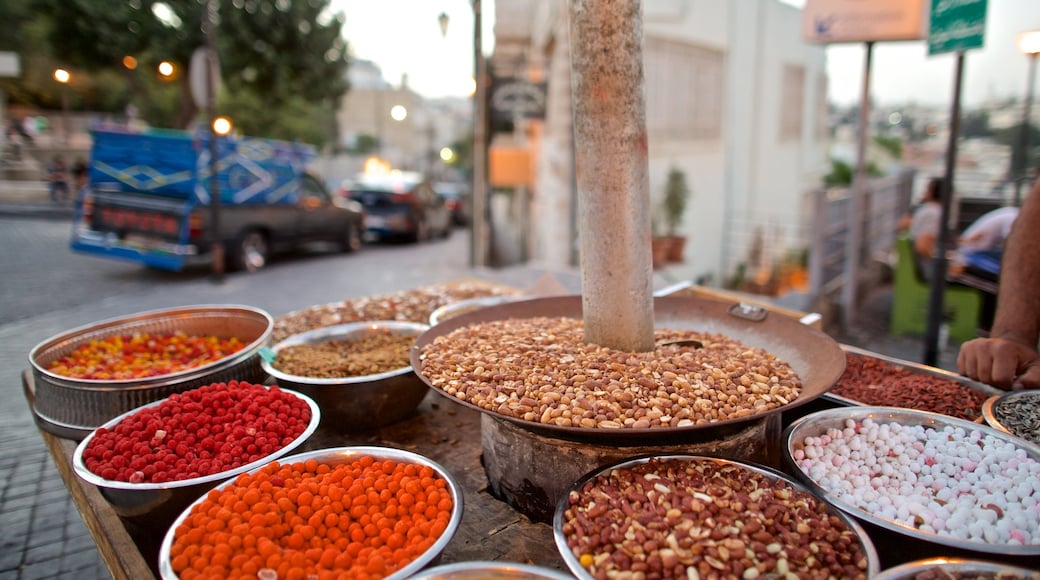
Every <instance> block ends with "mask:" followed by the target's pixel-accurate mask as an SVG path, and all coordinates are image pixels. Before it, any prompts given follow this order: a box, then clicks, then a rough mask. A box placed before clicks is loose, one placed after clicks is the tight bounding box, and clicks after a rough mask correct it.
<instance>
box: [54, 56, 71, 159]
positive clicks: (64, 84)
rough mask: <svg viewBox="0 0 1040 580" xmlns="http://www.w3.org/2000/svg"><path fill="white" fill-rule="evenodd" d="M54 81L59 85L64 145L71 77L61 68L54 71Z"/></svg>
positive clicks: (66, 135) (67, 138)
mask: <svg viewBox="0 0 1040 580" xmlns="http://www.w3.org/2000/svg"><path fill="white" fill-rule="evenodd" d="M54 80H56V81H58V82H59V83H61V133H62V135H61V136H62V139H64V142H65V144H68V142H69V81H71V80H72V75H71V74H70V73H69V71H67V70H65V69H63V68H56V69H54Z"/></svg>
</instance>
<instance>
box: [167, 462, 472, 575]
mask: <svg viewBox="0 0 1040 580" xmlns="http://www.w3.org/2000/svg"><path fill="white" fill-rule="evenodd" d="M364 456H370V457H374V458H376V459H390V460H394V461H397V462H400V463H414V464H417V465H422V466H426V467H429V468H431V469H433V470H434V471H435V472H437V475H439V476H440V477H442V478H443V479H444V480H445V481H446V482H447V483H448V490H449V491H450V492H451V499H452V502H453V504H454V505H453V506H452V510H451V519H450V520H449V521H448V527H447V528H445V530H444V533H442V534H441V535H440V537H439V538H437V540H436V541H435V542H434V543H433V545H432V546H430V548H429V549H428V550H426V551H425V552H423V554H422V555H420V556H419V557H418V558H416V559H415V560H412V561H411V562H409V563H408V565H406V566H404V567H402V568H401V569H400V570H397V571H396V572H394V573H393V574H390V575H389V576H387V577H386V578H385V579H384V580H404V579H405V578H410V577H411V576H412V575H413V574H415V573H417V572H419V571H420V570H422V569H423V568H425V567H426V566H428V565H429V564H431V563H434V562H436V561H437V560H438V559H439V558H440V555H441V552H443V551H444V548H445V547H447V545H448V542H450V541H451V539H452V537H453V536H454V535H455V532H457V531H458V529H459V524H461V523H462V510H463V495H462V487H461V486H460V485H459V483H458V482H457V481H456V480H455V478H454V477H453V476H452V475H451V473H450V472H449V471H448V470H447V469H445V468H444V467H443V466H441V465H440V464H439V463H437V462H435V461H433V460H432V459H429V458H428V457H426V456H424V455H420V454H418V453H412V452H411V451H405V450H403V449H395V448H392V447H375V446H357V447H335V448H329V449H316V450H313V451H306V452H303V453H298V454H296V455H289V456H287V457H283V458H281V459H279V460H278V461H279V462H280V463H281V464H283V465H285V464H290V463H299V462H302V461H307V460H310V459H314V460H316V461H318V463H326V464H329V465H339V464H341V463H346V462H348V461H352V460H354V459H357V458H360V457H364ZM261 468H262V466H258V467H256V468H254V469H251V470H249V472H248V473H255V472H256V471H258V470H259V469H261ZM232 484H234V480H231V481H225V482H224V483H222V484H220V485H218V486H216V488H215V489H217V490H222V489H225V488H227V487H228V486H230V485H232ZM204 499H205V498H204V497H200V498H199V499H197V500H196V501H194V502H192V504H191V505H189V506H188V507H186V508H184V511H183V512H181V514H180V516H178V517H177V519H176V520H174V522H173V524H171V525H170V528H169V530H168V531H167V532H166V535H165V536H164V537H163V541H162V544H161V545H160V546H159V575H160V577H161V578H163V580H175V579H176V578H178V576H177V574H176V573H175V572H174V571H173V567H172V564H171V562H170V548H171V547H172V546H173V540H174V536H175V535H176V531H177V527H178V526H180V524H181V523H182V522H184V520H185V519H187V517H188V516H189V515H190V514H191V510H192V509H193V508H194V507H195V506H196V505H198V504H199V503H201V502H202V501H203V500H204Z"/></svg>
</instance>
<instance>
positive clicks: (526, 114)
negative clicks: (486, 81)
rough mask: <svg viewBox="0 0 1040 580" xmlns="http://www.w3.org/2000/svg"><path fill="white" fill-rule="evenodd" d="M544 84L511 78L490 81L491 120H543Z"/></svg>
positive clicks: (495, 78) (498, 78)
mask: <svg viewBox="0 0 1040 580" xmlns="http://www.w3.org/2000/svg"><path fill="white" fill-rule="evenodd" d="M545 91H546V84H545V83H535V82H531V81H528V80H524V79H518V78H512V77H494V78H492V79H491V98H490V101H491V119H492V120H493V121H513V120H516V119H517V118H524V119H544V118H545Z"/></svg>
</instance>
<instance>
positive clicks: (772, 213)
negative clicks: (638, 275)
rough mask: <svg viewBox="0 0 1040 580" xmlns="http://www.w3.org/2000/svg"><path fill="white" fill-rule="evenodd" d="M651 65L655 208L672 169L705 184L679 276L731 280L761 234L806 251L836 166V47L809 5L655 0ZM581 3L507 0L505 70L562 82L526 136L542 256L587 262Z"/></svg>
mask: <svg viewBox="0 0 1040 580" xmlns="http://www.w3.org/2000/svg"><path fill="white" fill-rule="evenodd" d="M643 12H644V15H643V34H644V43H643V60H644V75H645V91H646V92H645V101H646V124H647V131H648V134H649V172H650V190H651V195H652V198H653V200H652V202H653V203H655V204H656V203H657V200H658V199H659V198H660V196H661V194H662V188H663V186H664V182H665V178H666V176H667V173H668V171H669V169H670V168H672V167H676V168H678V169H680V170H682V171H684V172H685V174H686V179H687V182H688V184H689V186H690V188H691V190H692V196H691V198H690V201H689V203H688V210H687V212H686V215H685V218H684V221H683V224H682V226H681V228H680V229H681V232H680V233H681V234H683V235H686V236H687V237H688V238H689V243H688V245H687V250H686V260H685V263H682V264H677V265H674V266H670V267H669V270H668V274H669V276H672V277H674V278H675V279H677V280H695V279H699V278H700V279H711V280H714V281H715V282H716V283H721V281H722V280H723V279H725V278H726V277H728V276H730V275H732V273H733V271H734V270H735V269H736V267H737V265H738V264H740V263H742V262H746V261H747V260H748V257H749V254H750V252H751V249H752V245H753V241H754V240H755V239H756V238H758V239H759V240H760V241H764V242H765V254H766V256H765V258H766V259H767V260H769V259H778V258H780V257H781V256H782V254H784V253H785V252H786V251H788V250H797V249H804V248H805V246H806V241H805V240H806V234H807V231H808V229H809V227H810V224H809V223H808V220H809V219H810V216H809V214H808V207H809V205H808V203H807V199H808V196H807V193H808V192H809V191H810V190H812V189H813V188H815V187H818V186H819V185H820V183H821V178H822V175H823V174H824V173H825V172H826V171H827V170H828V167H829V164H828V159H827V147H826V141H827V122H826V112H827V108H826V93H827V90H826V89H827V80H826V71H825V55H824V50H823V47H820V46H812V45H808V44H806V43H805V42H804V41H803V40H802V38H801V11H800V10H798V9H797V8H794V7H791V6H789V5H787V4H783V3H781V2H779V1H777V0H739V1H729V2H718V1H716V0H644V2H643ZM566 20H567V3H566V2H565V1H563V0H510V1H509V2H498V3H496V24H495V45H496V48H495V55H494V57H493V60H492V66H493V68H494V69H495V72H496V74H499V75H501V74H503V71H505V74H512V75H526V76H527V77H528V79H529V80H542V79H545V80H547V81H548V89H547V111H546V116H545V119H544V120H539V121H530V122H527V123H524V124H522V126H521V127H520V128H519V130H518V131H517V133H516V136H515V137H513V138H510V137H509V136H505V137H503V136H502V135H498V136H496V141H495V142H493V143H494V144H501V143H502V142H503V141H506V142H509V145H511V146H517V145H520V146H526V147H529V148H530V150H531V154H532V158H533V159H534V162H533V163H532V166H533V172H534V177H533V181H532V182H533V191H532V192H531V199H532V206H531V215H532V216H533V219H532V220H531V224H532V225H531V228H530V232H528V233H529V238H528V240H529V243H528V248H527V249H528V253H529V256H530V258H531V259H532V260H533V261H536V262H540V263H544V264H547V265H549V266H553V265H559V266H563V265H574V264H576V263H577V262H576V261H575V260H574V248H575V247H576V246H575V240H576V233H575V232H574V223H575V219H574V217H573V216H574V215H575V211H576V210H575V205H574V204H575V195H574V193H573V177H572V176H573V169H572V165H573V161H572V159H573V158H572V156H571V154H570V151H571V142H570V88H569V86H570V85H569V76H568V74H569V66H570V62H569V60H570V54H569V47H568V45H567V36H568V35H567V23H566Z"/></svg>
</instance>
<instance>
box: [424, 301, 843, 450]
mask: <svg viewBox="0 0 1040 580" xmlns="http://www.w3.org/2000/svg"><path fill="white" fill-rule="evenodd" d="M538 316H546V317H566V318H578V319H580V318H582V297H581V296H553V297H549V298H533V299H529V300H523V301H520V302H507V303H504V304H500V305H497V306H491V307H488V308H482V309H480V310H476V311H473V312H467V313H465V314H460V315H458V316H455V317H452V318H449V319H448V320H445V321H443V322H441V323H440V324H438V325H436V326H432V327H430V329H429V330H427V331H426V332H424V333H423V334H422V335H421V336H419V338H418V339H417V340H416V341H415V345H414V346H413V347H412V351H411V360H412V368H414V369H415V373H416V374H417V375H418V376H419V377H420V378H421V379H422V380H423V381H424V382H425V383H426V384H427V385H428V386H429V387H430V388H431V389H432V390H433V391H434V392H436V393H438V394H439V395H441V396H443V397H446V398H448V399H449V400H452V401H454V402H455V403H458V404H460V405H463V406H466V407H469V408H471V409H474V410H476V411H479V412H481V413H487V414H489V415H490V416H492V417H495V418H499V419H503V420H506V421H510V422H513V423H516V424H517V425H519V426H521V427H523V428H525V429H529V430H532V431H540V432H544V433H546V434H549V435H560V436H566V437H569V438H572V439H585V440H596V439H609V440H613V441H616V440H619V439H627V440H645V439H653V438H659V437H661V436H663V435H665V434H671V433H680V432H682V433H685V432H692V431H701V432H706V431H710V430H715V429H719V428H726V427H733V426H737V425H741V424H745V423H749V422H753V421H759V420H761V419H763V418H765V417H767V416H769V415H772V414H773V413H780V412H781V411H787V410H790V409H792V408H795V407H798V406H800V405H803V404H805V403H807V402H809V401H811V400H813V399H815V398H817V397H819V396H820V395H822V394H823V393H825V392H826V391H827V390H828V389H830V388H831V386H832V385H833V384H834V382H835V381H837V380H838V377H840V376H841V374H842V372H843V371H844V370H845V353H844V352H843V351H842V350H841V348H840V347H839V345H838V343H837V342H836V341H835V340H834V339H833V338H831V337H830V336H828V335H826V334H824V333H823V332H821V331H819V330H816V329H815V328H812V327H809V326H806V325H804V324H801V323H799V322H798V321H796V320H794V319H791V318H786V317H783V316H778V315H772V314H770V313H769V312H766V311H761V310H751V311H749V310H747V309H745V308H741V306H740V305H739V304H729V303H725V302H721V301H718V300H706V299H700V298H687V297H674V296H659V297H656V298H654V325H655V327H657V328H670V329H677V330H697V331H702V332H711V333H718V334H722V335H724V336H727V337H729V338H734V339H736V340H739V341H741V342H743V343H744V344H746V345H748V346H752V347H758V348H761V349H763V350H765V351H767V352H769V353H770V354H772V355H774V356H776V357H778V358H779V359H781V360H783V361H784V362H786V363H788V364H789V365H791V368H793V369H794V371H795V372H796V373H798V377H799V378H800V379H801V381H802V392H801V395H799V396H798V398H797V399H795V400H794V401H791V402H790V403H788V404H787V405H783V406H781V407H777V408H775V409H770V410H769V411H766V412H762V413H757V414H754V415H749V416H747V417H740V418H733V419H727V420H724V421H716V422H713V423H707V424H703V425H689V426H684V427H674V428H669V429H663V428H647V429H586V428H580V427H563V426H558V425H553V424H544V423H537V422H533V421H524V420H522V419H519V418H516V417H511V416H507V415H503V414H499V413H493V412H491V411H488V410H486V409H483V408H481V407H479V406H477V405H474V404H472V403H469V402H467V401H462V400H460V399H458V398H457V397H454V396H451V395H449V394H448V393H446V392H444V391H443V390H441V389H438V388H436V387H434V386H433V385H432V383H431V382H430V380H429V378H428V377H426V376H424V375H423V373H422V364H421V360H420V355H421V353H422V350H423V348H425V347H426V346H427V345H428V344H430V343H432V342H433V341H434V340H435V339H436V338H437V337H439V336H443V335H446V334H448V333H450V332H451V331H453V330H455V329H457V328H461V327H463V326H467V325H470V324H475V323H480V322H487V321H491V320H503V319H510V318H517V319H522V318H533V317H538Z"/></svg>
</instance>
